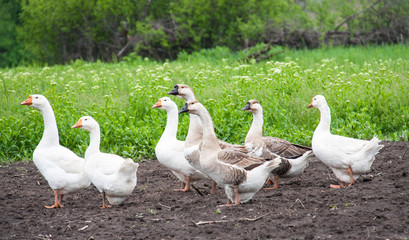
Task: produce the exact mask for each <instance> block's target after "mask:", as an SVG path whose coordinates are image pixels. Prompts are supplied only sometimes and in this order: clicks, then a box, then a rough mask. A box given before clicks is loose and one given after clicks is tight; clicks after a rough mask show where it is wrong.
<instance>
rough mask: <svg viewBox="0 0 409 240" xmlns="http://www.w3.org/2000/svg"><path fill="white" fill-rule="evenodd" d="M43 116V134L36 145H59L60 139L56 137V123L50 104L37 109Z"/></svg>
mask: <svg viewBox="0 0 409 240" xmlns="http://www.w3.org/2000/svg"><path fill="white" fill-rule="evenodd" d="M38 110H40V111H41V113H42V114H43V119H44V133H43V137H42V138H41V141H40V143H39V144H38V145H46V146H51V145H60V138H59V135H58V127H57V122H56V120H55V115H54V111H53V108H52V107H51V104H50V102H48V101H47V104H45V105H42V106H41V107H39V108H38Z"/></svg>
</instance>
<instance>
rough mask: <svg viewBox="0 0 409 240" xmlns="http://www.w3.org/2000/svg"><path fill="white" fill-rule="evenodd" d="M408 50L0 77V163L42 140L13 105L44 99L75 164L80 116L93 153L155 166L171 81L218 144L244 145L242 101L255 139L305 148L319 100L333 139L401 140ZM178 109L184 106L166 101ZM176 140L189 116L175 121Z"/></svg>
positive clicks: (189, 60) (212, 54) (407, 117)
mask: <svg viewBox="0 0 409 240" xmlns="http://www.w3.org/2000/svg"><path fill="white" fill-rule="evenodd" d="M408 53H409V47H408V46H404V45H396V46H382V47H366V48H357V47H353V48H352V47H351V48H346V49H343V48H328V49H317V50H313V51H311V50H302V51H292V50H288V49H286V56H287V57H285V58H283V59H279V60H278V61H275V60H274V61H273V60H270V61H265V62H259V63H255V62H250V63H243V62H242V61H240V60H238V59H241V58H242V56H243V55H246V53H239V54H230V53H229V50H228V48H222V47H219V48H216V49H207V50H202V51H200V52H197V53H194V54H192V55H187V54H183V55H181V56H180V58H181V60H179V61H174V62H164V63H158V62H153V61H149V60H147V59H141V58H137V57H135V58H129V59H128V60H127V61H123V62H117V63H111V64H107V63H101V62H97V63H87V62H85V61H82V60H77V61H73V62H72V63H71V64H70V65H65V66H60V65H56V66H53V67H43V68H40V67H18V68H12V69H0V123H1V124H2V126H3V128H1V129H0V136H1V137H0V161H1V162H6V161H15V160H28V159H30V158H31V157H32V153H33V151H34V149H35V147H36V146H37V144H38V142H39V141H40V139H41V136H42V131H43V118H42V116H41V113H40V112H39V111H38V110H36V109H34V108H31V107H29V106H21V105H20V103H21V102H22V101H24V100H25V99H26V98H27V97H28V96H29V95H30V94H36V93H38V94H43V95H45V96H46V97H47V98H48V99H49V101H50V103H51V105H52V107H53V109H54V113H55V115H56V119H57V125H58V128H59V134H60V142H61V144H62V145H64V146H66V147H68V148H70V149H72V150H73V151H74V152H76V153H77V154H79V155H80V156H83V155H84V153H85V150H86V148H87V147H88V143H89V134H88V132H86V131H83V130H80V129H71V126H72V125H73V124H74V123H76V122H77V120H78V119H79V118H80V117H82V116H85V115H90V116H92V117H94V118H95V119H96V120H97V121H98V122H99V124H100V126H101V134H102V138H101V150H102V151H104V152H109V153H116V154H119V155H121V156H124V157H131V158H133V159H135V160H137V159H141V158H154V157H155V155H154V154H155V153H154V148H155V145H156V143H157V141H158V140H159V138H160V136H161V134H162V132H163V130H164V128H165V126H166V112H165V111H163V110H159V109H152V108H151V107H152V105H153V104H155V103H156V102H157V99H159V98H161V97H163V96H167V92H168V91H169V90H170V89H172V88H173V86H174V85H175V84H177V83H185V84H188V85H189V86H191V87H192V88H193V89H194V91H195V94H196V96H197V97H198V99H199V101H201V102H202V103H203V104H204V105H205V106H206V107H207V109H208V110H209V112H210V114H211V116H212V118H213V121H214V124H215V130H216V133H217V135H218V137H219V138H220V139H223V140H226V141H228V142H231V143H243V141H244V138H245V136H246V134H247V131H248V129H249V127H250V124H251V121H252V116H251V114H249V113H247V112H243V111H240V109H241V108H242V107H243V106H244V105H245V103H246V102H247V101H248V100H250V99H257V100H259V101H260V102H261V104H262V106H263V109H264V120H265V123H264V134H265V135H266V136H276V137H280V138H284V139H287V140H289V141H292V142H295V143H299V144H304V145H310V142H311V137H312V134H313V131H314V129H315V127H316V126H317V124H318V122H319V111H318V110H317V109H307V106H308V104H309V103H310V101H311V99H312V97H313V96H314V95H317V94H322V95H324V96H325V97H326V98H327V101H328V103H329V106H330V108H331V113H332V125H331V129H332V132H333V133H334V134H340V135H344V136H350V137H356V138H362V139H369V138H371V137H372V136H374V135H377V136H378V137H379V138H381V139H383V140H404V141H408V140H409V139H408V127H407V122H409V101H408V97H407V96H406V93H407V92H408V90H409V81H408V72H407V69H408V68H409V61H408V60H407V58H406V56H407V55H408ZM172 99H173V100H174V101H175V102H176V104H177V105H178V106H179V107H182V105H183V104H184V103H183V101H182V100H181V99H179V98H176V97H172ZM179 122H180V123H179V131H178V138H179V139H181V140H183V139H184V138H185V136H186V134H187V130H188V125H189V116H188V115H187V114H182V115H180V119H179Z"/></svg>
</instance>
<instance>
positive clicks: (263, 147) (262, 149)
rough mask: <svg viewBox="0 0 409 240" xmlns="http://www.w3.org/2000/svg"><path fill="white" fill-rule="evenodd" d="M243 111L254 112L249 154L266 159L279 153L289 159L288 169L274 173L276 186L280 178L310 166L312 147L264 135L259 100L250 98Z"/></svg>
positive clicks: (293, 175)
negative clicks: (309, 159)
mask: <svg viewBox="0 0 409 240" xmlns="http://www.w3.org/2000/svg"><path fill="white" fill-rule="evenodd" d="M242 110H243V111H248V112H251V113H253V122H252V124H251V127H250V129H249V131H248V133H247V136H246V140H245V144H244V145H245V146H246V149H247V150H248V151H249V152H250V153H249V154H251V155H253V156H256V157H262V158H264V159H271V158H275V157H276V156H277V155H278V156H280V157H283V158H286V159H287V160H289V163H290V165H291V166H290V167H289V168H288V171H284V172H277V174H275V175H274V187H272V188H264V189H276V188H278V179H279V177H281V178H291V177H295V176H298V175H300V174H301V173H303V172H304V169H305V168H306V167H307V166H308V156H309V154H310V153H311V148H309V147H306V146H302V145H298V144H294V143H291V142H289V141H286V140H284V139H280V138H277V137H263V108H262V107H261V104H260V103H259V101H257V100H250V101H248V102H247V103H246V106H244V107H243V109H242Z"/></svg>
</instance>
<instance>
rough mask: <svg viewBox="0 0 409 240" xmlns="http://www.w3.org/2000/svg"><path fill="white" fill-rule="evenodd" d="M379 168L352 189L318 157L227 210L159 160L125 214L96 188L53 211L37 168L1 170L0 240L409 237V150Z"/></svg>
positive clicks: (400, 149) (386, 152)
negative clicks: (106, 204) (187, 187)
mask: <svg viewBox="0 0 409 240" xmlns="http://www.w3.org/2000/svg"><path fill="white" fill-rule="evenodd" d="M384 144H385V147H384V148H383V149H382V150H381V152H380V153H379V154H378V155H377V157H376V160H375V162H374V164H373V166H372V170H371V171H370V172H369V173H367V174H366V175H363V176H361V178H359V180H358V183H357V184H355V185H353V186H352V187H349V188H343V189H330V188H329V185H330V184H337V183H338V182H337V181H336V179H335V176H334V175H333V173H332V172H331V170H330V169H329V168H328V167H327V166H326V165H324V164H323V163H321V162H320V161H319V160H317V159H315V158H311V159H310V161H311V162H310V165H309V166H308V167H307V169H306V171H305V172H304V173H303V174H302V175H301V176H299V177H296V178H292V179H288V180H282V181H281V182H280V188H279V189H276V190H268V191H263V190H262V191H260V192H258V193H257V194H256V195H255V196H254V198H253V200H252V201H251V202H250V203H246V204H242V205H240V206H237V207H221V208H218V207H217V205H220V204H224V203H226V196H225V194H224V192H223V191H222V189H218V193H217V194H216V195H209V192H210V186H209V185H210V183H209V182H206V181H203V182H198V183H195V186H196V187H197V188H198V189H199V190H200V192H201V193H203V196H201V195H200V194H199V192H198V191H196V190H193V189H192V191H190V192H186V193H185V192H177V191H174V190H173V189H174V188H178V187H180V184H179V183H178V182H177V181H176V179H175V178H174V177H173V176H172V175H171V174H170V172H169V171H168V170H166V169H165V168H164V167H162V166H161V165H160V164H159V163H158V161H155V160H152V161H146V162H142V163H141V164H140V167H139V170H138V185H137V187H136V188H135V190H134V192H133V193H132V195H131V196H130V197H129V198H128V199H127V200H126V201H125V202H124V203H123V204H122V205H120V206H114V207H112V208H109V209H101V208H100V206H101V205H102V201H101V197H100V194H99V192H98V191H97V190H96V188H95V187H93V186H90V187H89V188H87V189H86V190H83V191H81V192H79V193H77V194H73V195H67V196H65V197H64V207H63V208H59V209H46V208H44V205H51V204H53V199H54V197H53V192H52V190H51V189H50V188H49V187H48V185H47V182H46V181H45V179H44V178H43V177H42V176H41V174H40V173H39V171H38V170H37V169H36V167H35V166H34V164H33V163H32V162H30V163H23V162H18V163H13V164H10V165H7V166H1V167H0V178H1V179H0V182H1V191H0V210H1V213H0V214H1V215H0V216H1V221H0V239H408V238H409V186H408V185H409V184H408V183H409V143H407V142H385V143H384Z"/></svg>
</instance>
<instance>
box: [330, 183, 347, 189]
mask: <svg viewBox="0 0 409 240" xmlns="http://www.w3.org/2000/svg"><path fill="white" fill-rule="evenodd" d="M329 186H330V187H331V188H341V187H345V182H341V184H340V185H334V184H331V185H329Z"/></svg>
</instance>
